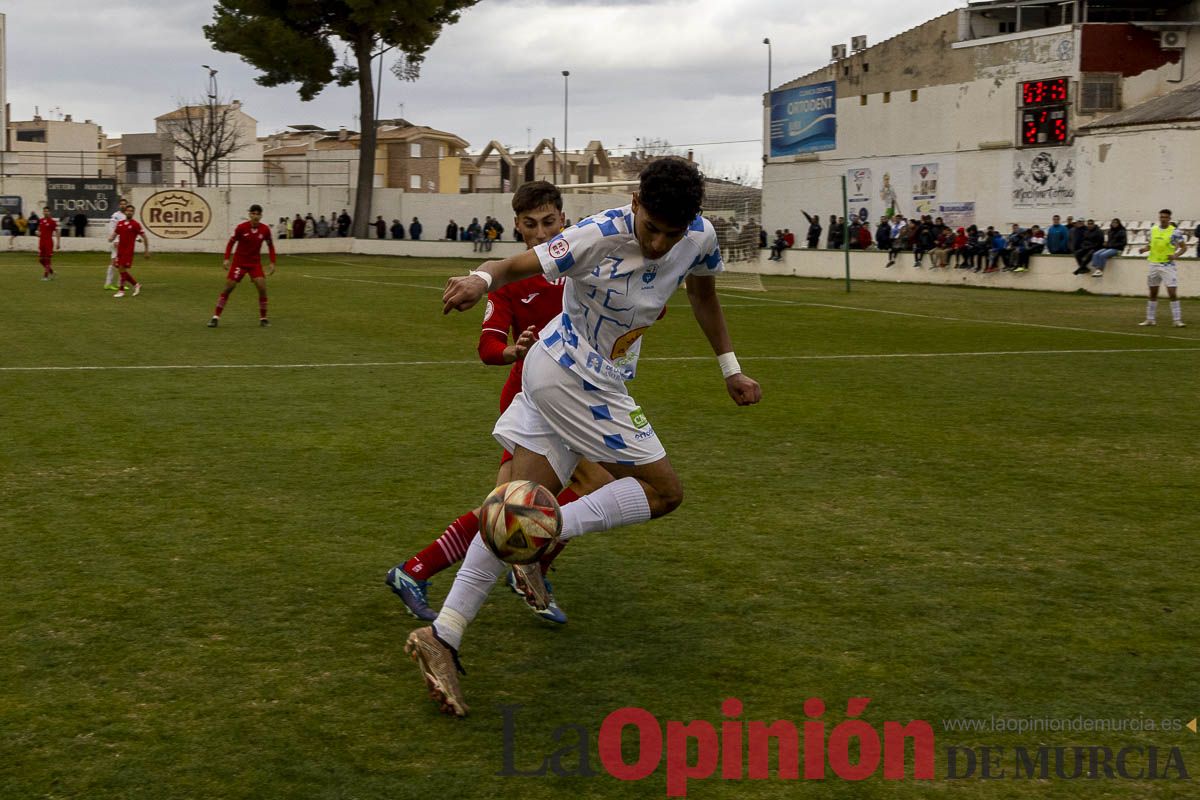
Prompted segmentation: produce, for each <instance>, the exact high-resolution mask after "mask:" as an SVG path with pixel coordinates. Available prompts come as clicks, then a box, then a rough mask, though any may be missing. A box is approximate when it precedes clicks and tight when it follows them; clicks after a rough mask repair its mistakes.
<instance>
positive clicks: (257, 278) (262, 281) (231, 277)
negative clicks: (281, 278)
mask: <svg viewBox="0 0 1200 800" xmlns="http://www.w3.org/2000/svg"><path fill="white" fill-rule="evenodd" d="M262 214H263V210H262V206H260V205H258V204H257V203H256V204H255V205H252V206H250V212H249V219H247V220H246V221H245V222H242V223H240V224H239V225H238V226H237V227H236V228H234V229H233V236H230V237H229V244H227V245H225V267H226V269H228V270H229V274H228V275H227V276H226V277H225V288H224V289H223V290H221V295H220V297H218V298H217V307H216V308H215V309H213V315H212V319H210V320H209V321H208V327H210V328H215V327H217V325H218V323H220V321H221V312H222V311H224V310H225V304H226V303H227V302H229V295H231V294H233V290H234V289H236V288H237V285H238V284H239V283H241V280H242V278H244V277H246V276H247V275H249V276H250V280H252V281H254V286H255V288H257V289H258V324H259V325H260V326H262V327H264V328H266V327H268V326H269V325H270V324H271V323H270V322H269V321H268V320H267V278H266V275H274V274H275V240H274V239H272V238H271V226H270V225H265V224H263V221H262ZM264 242H266V245H267V251H268V252H269V253H270V256H271V271H270V272H268V273H266V275H264V274H263V266H262V246H263V243H264ZM235 246H236V249H235ZM231 253H232V255H233V265H232V266H230V263H229V256H230V254H231Z"/></svg>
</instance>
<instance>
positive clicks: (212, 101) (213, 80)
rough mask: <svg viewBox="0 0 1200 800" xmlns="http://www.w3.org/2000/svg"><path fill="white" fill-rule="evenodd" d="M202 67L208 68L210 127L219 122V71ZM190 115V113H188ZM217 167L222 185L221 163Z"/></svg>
mask: <svg viewBox="0 0 1200 800" xmlns="http://www.w3.org/2000/svg"><path fill="white" fill-rule="evenodd" d="M200 66H201V67H202V68H204V69H206V70H208V119H206V120H205V121H204V127H205V128H207V129H209V130H210V131H211V130H212V128H213V127H214V126H215V125H216V124H217V123H216V119H217V71H216V70H215V69H213V68H212V67H210V66H209V65H208V64H201V65H200ZM188 116H189V117H190V116H191V115H190V113H189V114H188ZM214 166H215V167H216V185H217V186H220V185H221V163H220V162H217V163H216V164H215V165H214Z"/></svg>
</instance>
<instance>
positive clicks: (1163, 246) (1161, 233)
mask: <svg viewBox="0 0 1200 800" xmlns="http://www.w3.org/2000/svg"><path fill="white" fill-rule="evenodd" d="M1146 251H1150V258H1149V261H1150V273H1149V275H1147V277H1146V283H1147V285H1148V286H1149V287H1150V300H1149V301H1148V302H1147V303H1146V319H1145V320H1143V321H1142V322H1139V323H1138V324H1139V325H1141V326H1142V327H1143V328H1145V327H1149V326H1151V325H1157V324H1158V323H1157V322H1156V321H1155V319H1154V318H1155V315H1156V313H1157V311H1158V287H1159V286H1164V285H1165V286H1166V287H1167V296H1168V297H1169V298H1171V319H1172V320H1173V321H1174V324H1175V327H1176V328H1182V327H1184V325H1183V312H1182V311H1181V310H1180V308H1179V298H1178V296H1177V295H1176V290H1177V288H1178V286H1179V271H1178V269H1177V268H1176V266H1175V259H1177V258H1179V257H1180V256H1182V255H1183V254H1184V253H1185V252H1186V251H1187V238H1186V236H1184V234H1183V233H1181V232H1180V231H1179V230H1177V229H1176V228H1175V225H1174V224H1173V223H1172V222H1171V209H1169V208H1164V209H1163V210H1162V211H1159V212H1158V224H1157V225H1155V226H1154V227H1152V228H1151V229H1150V243H1149V244H1147V245H1146V246H1145V247H1143V248H1142V249H1141V250H1139V251H1138V252H1139V253H1145V252H1146Z"/></svg>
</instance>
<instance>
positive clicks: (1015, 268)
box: [1004, 223, 1029, 272]
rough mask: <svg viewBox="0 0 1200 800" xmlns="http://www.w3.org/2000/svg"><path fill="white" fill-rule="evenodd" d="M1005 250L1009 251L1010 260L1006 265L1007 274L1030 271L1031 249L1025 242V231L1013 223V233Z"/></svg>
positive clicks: (1009, 236) (1006, 243) (1008, 238)
mask: <svg viewBox="0 0 1200 800" xmlns="http://www.w3.org/2000/svg"><path fill="white" fill-rule="evenodd" d="M1005 249H1006V250H1007V251H1008V259H1007V263H1006V264H1005V267H1004V271H1005V272H1027V271H1028V270H1029V263H1028V262H1029V247H1028V244H1027V243H1026V241H1025V231H1023V230H1021V226H1020V225H1017V224H1016V223H1013V226H1012V233H1010V234H1009V235H1008V237H1007V241H1006V242H1005Z"/></svg>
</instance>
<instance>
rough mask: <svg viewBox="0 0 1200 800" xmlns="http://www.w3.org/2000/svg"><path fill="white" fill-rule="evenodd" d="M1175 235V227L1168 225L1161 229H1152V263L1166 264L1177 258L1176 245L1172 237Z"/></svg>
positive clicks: (1156, 227)
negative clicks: (1172, 241)
mask: <svg viewBox="0 0 1200 800" xmlns="http://www.w3.org/2000/svg"><path fill="white" fill-rule="evenodd" d="M1174 235H1175V226H1174V225H1168V226H1167V227H1166V228H1160V227H1158V226H1157V225H1155V226H1154V227H1152V228H1151V229H1150V261H1151V262H1153V263H1155V264H1166V263H1167V262H1169V261H1170V260H1171V259H1172V258H1174V257H1175V245H1173V244H1171V237H1172V236H1174Z"/></svg>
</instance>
